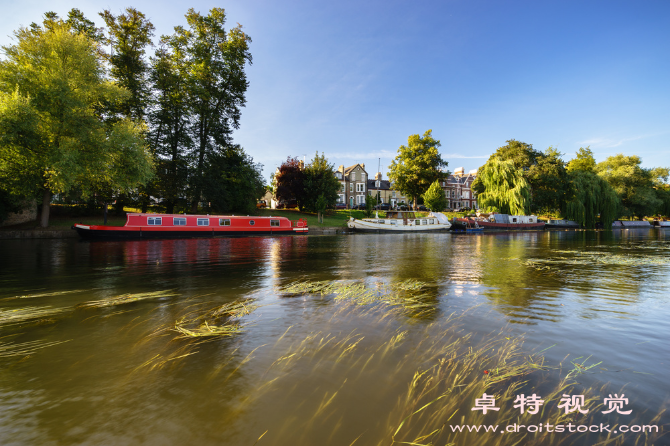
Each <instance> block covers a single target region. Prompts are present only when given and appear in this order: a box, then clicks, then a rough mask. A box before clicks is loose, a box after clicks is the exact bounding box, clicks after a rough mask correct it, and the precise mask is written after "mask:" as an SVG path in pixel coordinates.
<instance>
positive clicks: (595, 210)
mask: <svg viewBox="0 0 670 446" xmlns="http://www.w3.org/2000/svg"><path fill="white" fill-rule="evenodd" d="M569 175H570V182H571V183H572V185H573V189H574V191H575V195H574V197H573V198H572V199H571V200H570V201H568V202H567V203H566V204H565V209H564V211H563V214H564V216H565V217H566V218H568V219H569V220H574V221H576V222H577V223H579V224H581V225H582V226H583V227H585V228H589V229H593V228H595V226H596V222H597V221H598V215H600V221H601V222H602V224H603V227H604V228H611V227H612V222H613V221H614V220H616V218H617V217H618V214H619V211H620V210H621V200H620V199H619V195H617V193H616V191H615V190H614V189H612V187H611V186H610V185H609V183H608V182H607V181H606V180H604V179H603V178H601V177H600V176H598V175H596V174H595V173H593V172H588V171H585V170H575V171H572V172H570V174H569Z"/></svg>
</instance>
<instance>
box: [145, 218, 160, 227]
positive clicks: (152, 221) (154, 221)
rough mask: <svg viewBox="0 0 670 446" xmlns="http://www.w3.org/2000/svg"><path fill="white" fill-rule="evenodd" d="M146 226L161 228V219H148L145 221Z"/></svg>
mask: <svg viewBox="0 0 670 446" xmlns="http://www.w3.org/2000/svg"><path fill="white" fill-rule="evenodd" d="M147 224H148V225H150V226H151V225H154V226H161V225H162V224H163V218H162V217H149V218H148V219H147Z"/></svg>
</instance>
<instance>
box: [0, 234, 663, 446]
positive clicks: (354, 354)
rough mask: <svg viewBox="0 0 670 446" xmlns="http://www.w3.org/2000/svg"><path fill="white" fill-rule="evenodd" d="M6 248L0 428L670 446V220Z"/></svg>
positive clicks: (175, 441) (220, 441)
mask: <svg viewBox="0 0 670 446" xmlns="http://www.w3.org/2000/svg"><path fill="white" fill-rule="evenodd" d="M0 253H2V255H1V256H0V443H1V444H3V445H32V444H40V445H52V444H53V445H70V444H72V445H75V444H87V445H88V444H104V445H115V444H119V445H128V444H142V445H182V444H200V445H249V446H251V445H255V444H258V445H259V446H263V445H344V446H351V445H390V444H394V441H395V444H402V442H405V443H404V444H410V443H411V444H435V445H440V446H443V445H447V444H457V445H477V444H481V445H489V444H493V445H512V444H542V445H544V444H566V445H567V444H570V445H573V444H574V445H592V444H595V443H596V442H597V441H603V440H606V439H608V438H609V439H610V440H611V441H612V443H610V444H631V445H632V444H638V445H642V444H657V445H660V444H670V436H669V434H668V429H669V428H670V424H669V423H670V416H669V415H668V413H666V412H663V411H664V409H666V408H667V406H668V402H669V399H670V384H669V383H668V379H667V376H666V375H667V374H668V372H669V371H670V367H669V365H670V343H669V342H668V339H669V338H670V323H668V321H669V320H670V305H669V301H670V298H669V296H670V230H658V229H639V230H619V231H614V232H595V231H576V232H574V231H544V232H523V233H499V234H477V235H470V234H408V235H399V234H388V235H386V234H380V235H375V234H356V235H340V236H294V237H274V238H273V237H268V238H233V239H223V238H219V239H192V240H150V241H120V242H86V241H79V240H75V239H62V240H0ZM319 290H321V291H319ZM90 302H93V303H92V304H91V303H90ZM234 304H237V306H236V307H235V308H237V310H239V311H238V313H235V314H234V315H233V316H229V317H224V316H222V314H223V313H224V312H225V311H228V310H230V308H232V307H231V305H234ZM222 327H225V330H224V328H222ZM217 330H221V331H220V332H219V331H217ZM224 331H225V333H224ZM195 334H201V335H202V334H206V335H208V336H195ZM215 334H216V335H215ZM224 334H225V335H224ZM484 394H486V396H485V395H484ZM533 395H534V396H535V397H533ZM580 395H581V396H583V398H584V403H583V405H581V406H580V405H579V403H580V402H581V400H580V399H579V396H580ZM566 398H567V400H568V402H569V404H567V403H566ZM540 399H542V400H543V402H542V403H539V402H537V401H538V400H540ZM491 406H494V407H495V408H496V409H497V410H495V409H492V408H491ZM515 406H516V407H515ZM522 409H523V410H524V412H523V413H521V410H522ZM569 409H570V410H571V411H569V412H567V413H566V411H568V410H569ZM580 410H581V411H582V412H584V413H582V412H580ZM535 411H537V413H533V412H535ZM587 411H588V412H587ZM628 411H630V412H628ZM485 412H486V413H485ZM603 412H606V413H603ZM479 425H482V426H483V425H486V426H496V431H495V433H493V432H485V431H484V428H481V431H480V432H471V433H470V432H467V431H468V430H469V429H475V430H476V428H479ZM519 425H523V426H524V427H519ZM547 425H551V426H552V427H548V426H547ZM559 425H561V426H564V432H560V431H559V430H558V429H557V427H556V426H559ZM569 425H570V426H573V425H574V426H573V427H574V430H577V429H578V427H577V426H586V429H590V430H591V432H569V431H570V430H572V428H568V426H569ZM621 425H626V426H627V427H623V428H621V427H620V426H621ZM652 425H653V426H658V430H659V432H658V433H653V431H652V433H651V434H644V433H642V432H635V430H641V429H642V427H641V426H652ZM468 426H470V427H468ZM472 426H476V428H473V427H472ZM529 426H530V427H529ZM538 426H540V427H538ZM542 426H543V427H542ZM592 426H597V428H593V427H592ZM607 426H609V430H610V433H607ZM637 426H640V427H637ZM603 427H604V428H605V430H604V431H603V432H593V430H595V429H600V430H602V428H603ZM459 429H460V430H465V432H458V431H459ZM579 429H582V430H583V429H584V428H579ZM619 429H628V430H629V431H630V432H626V433H622V432H620V431H619ZM644 429H652V428H644ZM514 430H516V431H517V432H513V431H514ZM548 430H549V432H547V431H548ZM615 431H616V433H615Z"/></svg>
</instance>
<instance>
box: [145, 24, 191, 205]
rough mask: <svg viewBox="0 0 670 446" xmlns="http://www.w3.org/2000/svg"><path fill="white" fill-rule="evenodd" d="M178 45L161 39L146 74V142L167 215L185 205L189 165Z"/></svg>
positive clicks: (183, 65)
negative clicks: (148, 91)
mask: <svg viewBox="0 0 670 446" xmlns="http://www.w3.org/2000/svg"><path fill="white" fill-rule="evenodd" d="M182 43H183V42H182V40H181V39H177V38H175V37H174V36H163V38H162V39H161V44H160V47H159V48H158V49H157V50H156V53H155V55H154V57H152V58H151V71H150V82H151V86H152V90H153V92H154V99H153V107H152V108H151V111H150V113H149V115H148V118H149V123H150V128H151V132H150V135H149V141H150V143H151V147H152V148H153V150H154V153H155V154H156V157H157V159H158V162H157V164H158V168H157V178H156V184H155V189H156V195H157V196H159V197H161V199H162V204H163V205H164V206H165V208H166V210H167V212H168V213H170V214H171V213H173V212H175V207H176V206H178V205H180V206H181V207H185V206H186V204H187V203H186V200H185V196H186V195H187V193H186V190H187V187H188V175H189V166H190V165H192V163H191V162H190V159H191V158H190V154H191V153H192V149H193V140H192V138H191V132H190V131H189V125H190V105H189V99H188V92H187V91H186V84H187V81H188V64H187V61H186V55H185V52H184V48H183V46H182Z"/></svg>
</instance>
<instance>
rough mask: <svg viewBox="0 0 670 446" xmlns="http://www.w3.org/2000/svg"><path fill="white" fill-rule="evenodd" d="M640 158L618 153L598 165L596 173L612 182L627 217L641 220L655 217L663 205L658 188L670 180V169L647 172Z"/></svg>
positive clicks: (648, 170)
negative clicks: (669, 178) (664, 180)
mask: <svg viewBox="0 0 670 446" xmlns="http://www.w3.org/2000/svg"><path fill="white" fill-rule="evenodd" d="M641 162H642V160H641V159H640V157H639V156H636V155H633V156H624V155H623V154H618V155H615V156H610V157H608V158H607V159H606V160H605V161H602V162H600V163H598V164H597V165H596V172H597V173H598V175H600V177H601V178H603V179H604V180H605V181H607V182H608V183H609V185H610V186H611V187H612V189H614V190H615V191H616V193H617V194H618V195H619V197H620V198H621V202H622V204H623V212H624V214H625V215H629V216H634V217H638V218H641V217H643V216H645V215H653V214H654V213H656V212H657V211H658V210H659V209H660V208H661V207H662V205H663V201H662V199H660V198H659V197H658V194H657V192H656V190H655V189H654V186H655V184H654V183H655V180H656V183H658V182H659V181H662V178H663V176H664V175H663V174H665V177H666V178H667V169H645V168H643V167H641V166H640V164H641Z"/></svg>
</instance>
